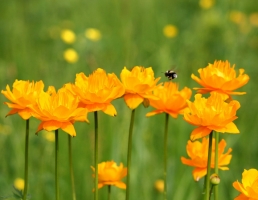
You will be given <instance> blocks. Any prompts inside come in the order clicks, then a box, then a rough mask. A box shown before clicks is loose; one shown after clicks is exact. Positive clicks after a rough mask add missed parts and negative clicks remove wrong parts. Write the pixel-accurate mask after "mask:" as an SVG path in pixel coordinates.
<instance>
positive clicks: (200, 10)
mask: <svg viewBox="0 0 258 200" xmlns="http://www.w3.org/2000/svg"><path fill="white" fill-rule="evenodd" d="M214 60H229V62H230V63H231V64H232V65H233V64H236V69H239V68H244V69H245V70H246V73H247V74H249V75H250V82H249V83H248V84H247V85H246V86H245V87H243V88H241V89H240V91H246V92H247V94H246V95H244V96H239V97H234V98H235V99H237V100H239V101H240V103H241V108H240V110H239V111H238V114H237V115H238V117H239V118H238V119H237V120H236V121H235V122H236V124H237V126H238V128H239V129H240V132H241V134H238V135H232V134H221V138H224V139H225V140H226V141H227V144H228V145H227V148H229V147H231V148H232V149H233V152H232V154H233V158H232V161H231V164H230V165H229V168H230V170H229V171H222V172H221V173H220V175H221V184H220V198H219V199H220V200H228V199H233V198H234V197H235V196H236V195H237V194H238V192H237V191H235V189H234V188H233V187H232V183H233V182H234V181H235V180H241V174H242V172H243V170H244V169H249V168H256V169H257V168H258V160H257V155H258V146H257V140H258V137H257V134H258V133H257V120H258V118H257V114H256V112H257V105H258V95H257V76H258V66H257V63H258V6H257V0H248V1H238V0H228V1H222V0H220V1H216V0H173V1H169V0H159V1H156V0H140V1H138V0H131V1H129V0H95V1H90V0H62V1H61V0H52V1H50V0H37V1H32V0H29V1H24V0H19V1H18V0H9V1H3V0H2V1H0V84H1V89H5V87H6V85H7V84H9V85H12V83H13V82H14V80H15V79H19V80H35V81H38V80H43V82H44V83H45V88H47V87H48V86H50V85H54V86H55V87H56V88H60V87H61V86H62V85H63V84H65V83H67V82H74V79H75V75H76V73H79V72H84V73H85V74H87V75H88V74H90V73H91V72H93V71H94V70H95V69H97V68H98V67H100V68H103V69H105V70H106V71H107V72H109V73H112V72H114V73H115V74H116V75H117V76H119V75H120V72H121V70H122V69H123V67H124V66H126V67H127V68H132V67H133V66H135V65H141V66H145V67H149V66H151V67H152V68H153V70H154V71H155V76H156V77H162V78H161V81H162V82H164V81H167V79H166V78H165V77H164V73H163V72H165V71H166V70H168V69H175V71H176V72H177V73H178V79H176V80H175V82H178V83H179V86H180V88H183V87H185V86H187V87H190V88H192V87H194V86H197V83H195V82H194V81H193V80H192V79H191V78H190V75H191V74H192V73H194V74H195V75H198V73H197V70H198V69H199V68H204V67H206V66H207V64H208V63H213V62H214ZM193 94H194V93H193ZM0 100H1V104H0V113H1V115H0V151H1V153H0V196H2V197H3V196H4V197H6V196H8V195H11V194H12V190H13V189H12V185H13V184H14V181H15V180H16V179H17V178H23V173H24V172H23V168H24V139H25V121H23V120H21V118H20V117H19V116H18V115H15V116H10V117H7V118H5V115H6V114H7V112H8V108H7V106H5V105H4V104H3V102H4V101H6V99H5V98H4V97H3V95H1V97H0ZM114 105H115V107H116V109H117V112H118V115H117V116H116V117H114V118H112V117H110V116H107V115H105V114H104V113H101V112H100V114H99V133H100V136H99V137H100V144H99V145H100V151H99V161H100V162H101V161H107V160H114V161H115V162H117V163H120V162H123V163H124V164H125V165H126V155H127V139H128V138H127V137H128V129H129V120H130V110H129V108H127V107H126V105H125V103H124V102H123V100H122V99H119V100H116V101H115V102H114ZM150 110H152V109H151V108H148V109H145V108H144V107H143V106H140V107H139V108H137V110H136V124H135V129H134V135H133V152H132V178H131V183H132V186H131V199H132V200H135V199H144V200H159V199H162V197H163V196H162V193H160V192H159V190H157V188H155V182H156V181H157V180H159V179H162V176H163V154H162V151H163V131H164V130H163V129H164V127H163V124H164V123H165V122H164V119H165V116H164V115H159V116H154V117H150V118H146V117H145V114H146V113H147V112H148V111H150ZM92 115H93V114H89V120H90V122H91V123H90V124H89V125H88V124H84V123H76V124H75V127H76V131H77V136H76V137H75V138H73V160H74V168H75V183H76V193H77V199H93V193H92V188H93V179H92V175H91V174H92V170H91V168H90V166H91V165H93V148H94V134H93V130H94V127H93V116H92ZM38 124H39V121H37V120H35V119H32V120H31V126H30V132H31V134H30V147H29V152H30V155H29V157H30V160H29V193H30V195H31V199H34V200H48V199H54V194H55V193H54V140H53V133H47V132H44V131H42V132H40V133H39V135H38V136H35V135H34V132H35V130H36V128H37V126H38ZM192 129H193V127H191V126H190V125H188V124H187V123H186V122H184V121H183V120H182V117H181V116H180V117H179V118H178V119H172V118H170V124H169V152H168V159H169V161H168V199H178V200H181V199H182V200H199V199H200V195H201V192H202V184H203V180H200V181H199V182H195V181H194V180H193V177H192V173H191V172H192V168H190V167H188V166H185V165H183V164H182V163H181V161H180V157H181V156H185V157H187V154H186V149H185V148H186V143H187V140H188V139H189V135H190V132H191V130H192ZM62 133H63V132H62ZM60 140H61V141H60V162H61V164H60V165H61V169H60V199H71V197H72V195H71V189H70V188H71V185H70V177H69V173H68V172H69V170H68V169H69V168H68V149H67V144H68V140H67V134H66V133H63V134H60ZM99 193H100V199H101V200H102V199H106V194H107V188H103V189H101V190H100V192H99ZM124 196H125V191H124V190H121V189H117V188H113V189H112V199H124ZM10 199H12V198H10Z"/></svg>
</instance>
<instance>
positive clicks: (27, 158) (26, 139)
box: [23, 119, 30, 200]
mask: <svg viewBox="0 0 258 200" xmlns="http://www.w3.org/2000/svg"><path fill="white" fill-rule="evenodd" d="M29 128H30V121H29V119H27V120H26V133H25V161H24V162H25V164H24V191H23V200H26V199H27V191H28V160H29Z"/></svg>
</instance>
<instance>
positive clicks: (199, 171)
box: [192, 168, 207, 181]
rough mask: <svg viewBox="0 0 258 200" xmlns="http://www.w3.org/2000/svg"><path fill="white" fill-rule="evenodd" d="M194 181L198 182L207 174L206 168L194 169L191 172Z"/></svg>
mask: <svg viewBox="0 0 258 200" xmlns="http://www.w3.org/2000/svg"><path fill="white" fill-rule="evenodd" d="M192 174H193V177H194V180H195V181H199V180H200V178H202V177H204V176H205V175H206V174H207V169H206V168H195V169H194V170H193V172H192Z"/></svg>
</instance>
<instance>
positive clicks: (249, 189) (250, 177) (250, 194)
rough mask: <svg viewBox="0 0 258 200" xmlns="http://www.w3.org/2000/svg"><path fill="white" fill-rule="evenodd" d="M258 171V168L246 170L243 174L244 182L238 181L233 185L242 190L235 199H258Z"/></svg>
mask: <svg viewBox="0 0 258 200" xmlns="http://www.w3.org/2000/svg"><path fill="white" fill-rule="evenodd" d="M257 184H258V171H257V170H256V169H249V170H244V172H243V174H242V184H241V183H239V182H238V181H235V182H234V183H233V187H234V188H235V189H236V190H238V191H239V192H241V194H240V195H239V196H237V197H236V198H234V200H258V187H257V186H258V185H257Z"/></svg>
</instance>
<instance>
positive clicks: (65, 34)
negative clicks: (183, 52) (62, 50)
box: [61, 29, 76, 44]
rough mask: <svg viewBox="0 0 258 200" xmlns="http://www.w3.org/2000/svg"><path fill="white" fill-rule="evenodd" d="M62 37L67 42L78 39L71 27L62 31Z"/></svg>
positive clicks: (70, 42)
mask: <svg viewBox="0 0 258 200" xmlns="http://www.w3.org/2000/svg"><path fill="white" fill-rule="evenodd" d="M61 38H62V40H63V41H64V42H65V43H67V44H72V43H74V41H75V40H76V35H75V34H74V32H73V31H72V30H70V29H64V30H62V31H61Z"/></svg>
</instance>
